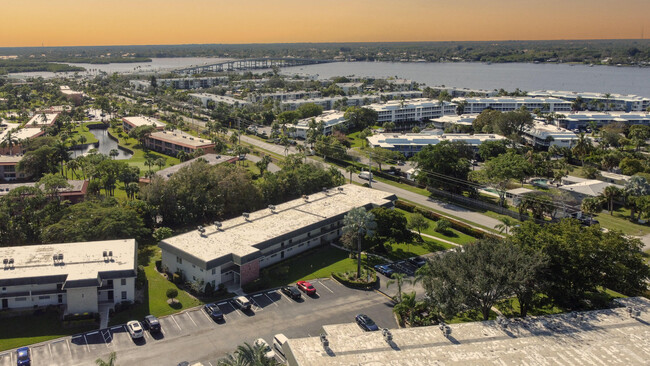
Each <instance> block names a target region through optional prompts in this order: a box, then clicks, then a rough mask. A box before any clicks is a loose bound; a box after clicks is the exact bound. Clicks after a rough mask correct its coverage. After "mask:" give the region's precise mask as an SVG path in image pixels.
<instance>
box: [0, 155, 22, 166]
mask: <svg viewBox="0 0 650 366" xmlns="http://www.w3.org/2000/svg"><path fill="white" fill-rule="evenodd" d="M22 158H23V155H22V154H14V155H0V165H16V164H18V162H19V161H20V160H22Z"/></svg>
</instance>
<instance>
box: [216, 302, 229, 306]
mask: <svg viewBox="0 0 650 366" xmlns="http://www.w3.org/2000/svg"><path fill="white" fill-rule="evenodd" d="M227 303H228V301H224V302H220V303H218V304H217V305H218V306H222V305H226V304H227Z"/></svg>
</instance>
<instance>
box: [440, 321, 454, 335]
mask: <svg viewBox="0 0 650 366" xmlns="http://www.w3.org/2000/svg"><path fill="white" fill-rule="evenodd" d="M440 330H441V331H442V334H443V335H444V336H445V337H449V336H450V335H451V327H449V326H448V325H447V324H445V323H440Z"/></svg>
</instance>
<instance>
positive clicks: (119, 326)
mask: <svg viewBox="0 0 650 366" xmlns="http://www.w3.org/2000/svg"><path fill="white" fill-rule="evenodd" d="M115 329H123V328H122V326H121V325H118V326H117V327H113V328H111V330H115Z"/></svg>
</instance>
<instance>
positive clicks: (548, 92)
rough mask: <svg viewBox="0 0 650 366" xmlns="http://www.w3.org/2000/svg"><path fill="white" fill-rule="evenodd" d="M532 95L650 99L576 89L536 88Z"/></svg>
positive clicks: (630, 99) (622, 99) (530, 93)
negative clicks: (577, 90)
mask: <svg viewBox="0 0 650 366" xmlns="http://www.w3.org/2000/svg"><path fill="white" fill-rule="evenodd" d="M528 95H530V96H549V97H556V98H563V99H564V98H566V99H575V98H577V97H580V98H583V99H610V100H621V101H626V102H641V101H644V100H649V99H648V98H645V97H642V96H639V95H633V94H616V93H613V94H612V93H610V94H609V97H607V96H606V95H605V93H594V92H575V91H565V90H535V91H532V92H529V93H528Z"/></svg>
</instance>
